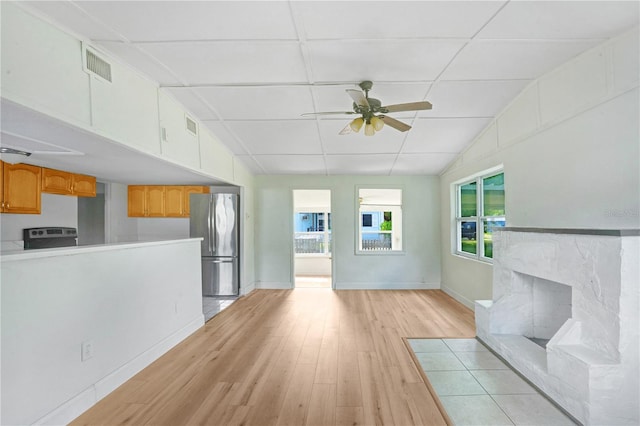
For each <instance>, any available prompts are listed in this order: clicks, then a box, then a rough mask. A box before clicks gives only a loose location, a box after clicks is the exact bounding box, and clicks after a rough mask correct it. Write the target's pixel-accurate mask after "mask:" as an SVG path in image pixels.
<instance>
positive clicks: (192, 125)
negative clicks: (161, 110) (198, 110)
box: [184, 115, 198, 136]
mask: <svg viewBox="0 0 640 426" xmlns="http://www.w3.org/2000/svg"><path fill="white" fill-rule="evenodd" d="M184 119H185V122H186V125H187V130H188V131H189V132H190V133H192V134H193V135H194V136H197V135H198V124H197V123H196V122H195V121H193V120H192V119H191V118H189V117H187V116H186V115H185V116H184Z"/></svg>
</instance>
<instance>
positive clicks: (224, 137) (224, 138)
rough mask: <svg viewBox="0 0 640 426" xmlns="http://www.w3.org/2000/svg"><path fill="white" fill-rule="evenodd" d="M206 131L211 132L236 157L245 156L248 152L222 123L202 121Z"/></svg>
mask: <svg viewBox="0 0 640 426" xmlns="http://www.w3.org/2000/svg"><path fill="white" fill-rule="evenodd" d="M202 124H204V125H205V126H206V127H207V129H209V130H210V131H211V133H212V134H213V135H214V136H215V137H216V139H218V140H219V141H220V142H222V143H223V144H224V145H225V146H226V147H227V148H229V150H230V151H231V152H233V153H234V154H236V155H247V154H249V152H248V151H247V150H246V149H245V147H244V146H243V145H242V144H241V143H240V142H238V138H237V137H236V136H234V135H233V134H231V133H230V132H229V130H228V129H227V127H226V126H225V124H224V123H222V122H221V121H209V120H207V121H203V122H202Z"/></svg>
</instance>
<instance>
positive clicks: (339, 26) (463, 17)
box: [292, 1, 502, 40]
mask: <svg viewBox="0 0 640 426" xmlns="http://www.w3.org/2000/svg"><path fill="white" fill-rule="evenodd" d="M501 5H502V2H498V1H451V2H444V1H393V2H381V1H376V2H366V3H364V2H361V1H340V2H327V1H316V2H293V3H292V6H293V7H294V10H296V11H297V12H298V13H299V16H300V17H301V18H302V23H303V27H304V32H305V34H306V37H307V39H309V40H311V39H342V38H360V39H362V38H374V39H382V38H387V37H392V38H421V37H467V38H468V37H471V36H473V35H474V34H475V32H477V31H478V30H479V29H480V28H481V27H482V25H483V24H484V23H485V22H486V20H487V19H489V18H490V17H491V16H492V15H493V14H494V13H495V12H496V11H497V10H498V9H499V8H500V6H501Z"/></svg>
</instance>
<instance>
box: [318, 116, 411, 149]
mask: <svg viewBox="0 0 640 426" xmlns="http://www.w3.org/2000/svg"><path fill="white" fill-rule="evenodd" d="M351 120H352V118H348V119H347V120H322V121H320V123H319V124H320V136H321V137H322V146H323V147H324V151H325V152H326V153H327V154H393V153H397V152H398V151H399V150H400V147H401V146H402V141H403V140H404V138H405V135H406V134H405V133H402V132H399V131H397V130H395V129H392V128H391V127H388V126H385V127H383V128H382V130H380V131H379V132H376V134H375V135H373V136H365V135H364V129H360V131H359V132H358V133H350V134H347V135H340V134H338V133H339V132H340V131H341V130H342V129H343V128H344V127H345V126H346V125H347V124H349V122H350V121H351Z"/></svg>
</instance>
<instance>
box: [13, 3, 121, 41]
mask: <svg viewBox="0 0 640 426" xmlns="http://www.w3.org/2000/svg"><path fill="white" fill-rule="evenodd" d="M25 3H26V6H27V7H28V8H32V9H34V10H36V11H38V12H39V13H43V14H45V15H47V16H48V17H49V18H51V20H52V21H54V22H56V23H58V24H60V25H62V26H63V27H66V28H69V29H71V30H72V31H74V32H75V33H77V34H79V35H82V36H84V37H87V38H88V39H90V40H122V37H121V36H120V35H119V34H118V33H117V32H115V31H114V30H112V29H110V28H109V27H108V26H106V25H105V24H104V23H102V22H101V21H100V20H99V19H94V18H93V17H91V16H88V15H87V14H86V12H84V11H83V10H82V9H81V8H79V7H77V4H78V2H75V3H74V2H70V1H30V2H22V5H21V6H23V7H24V6H25Z"/></svg>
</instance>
